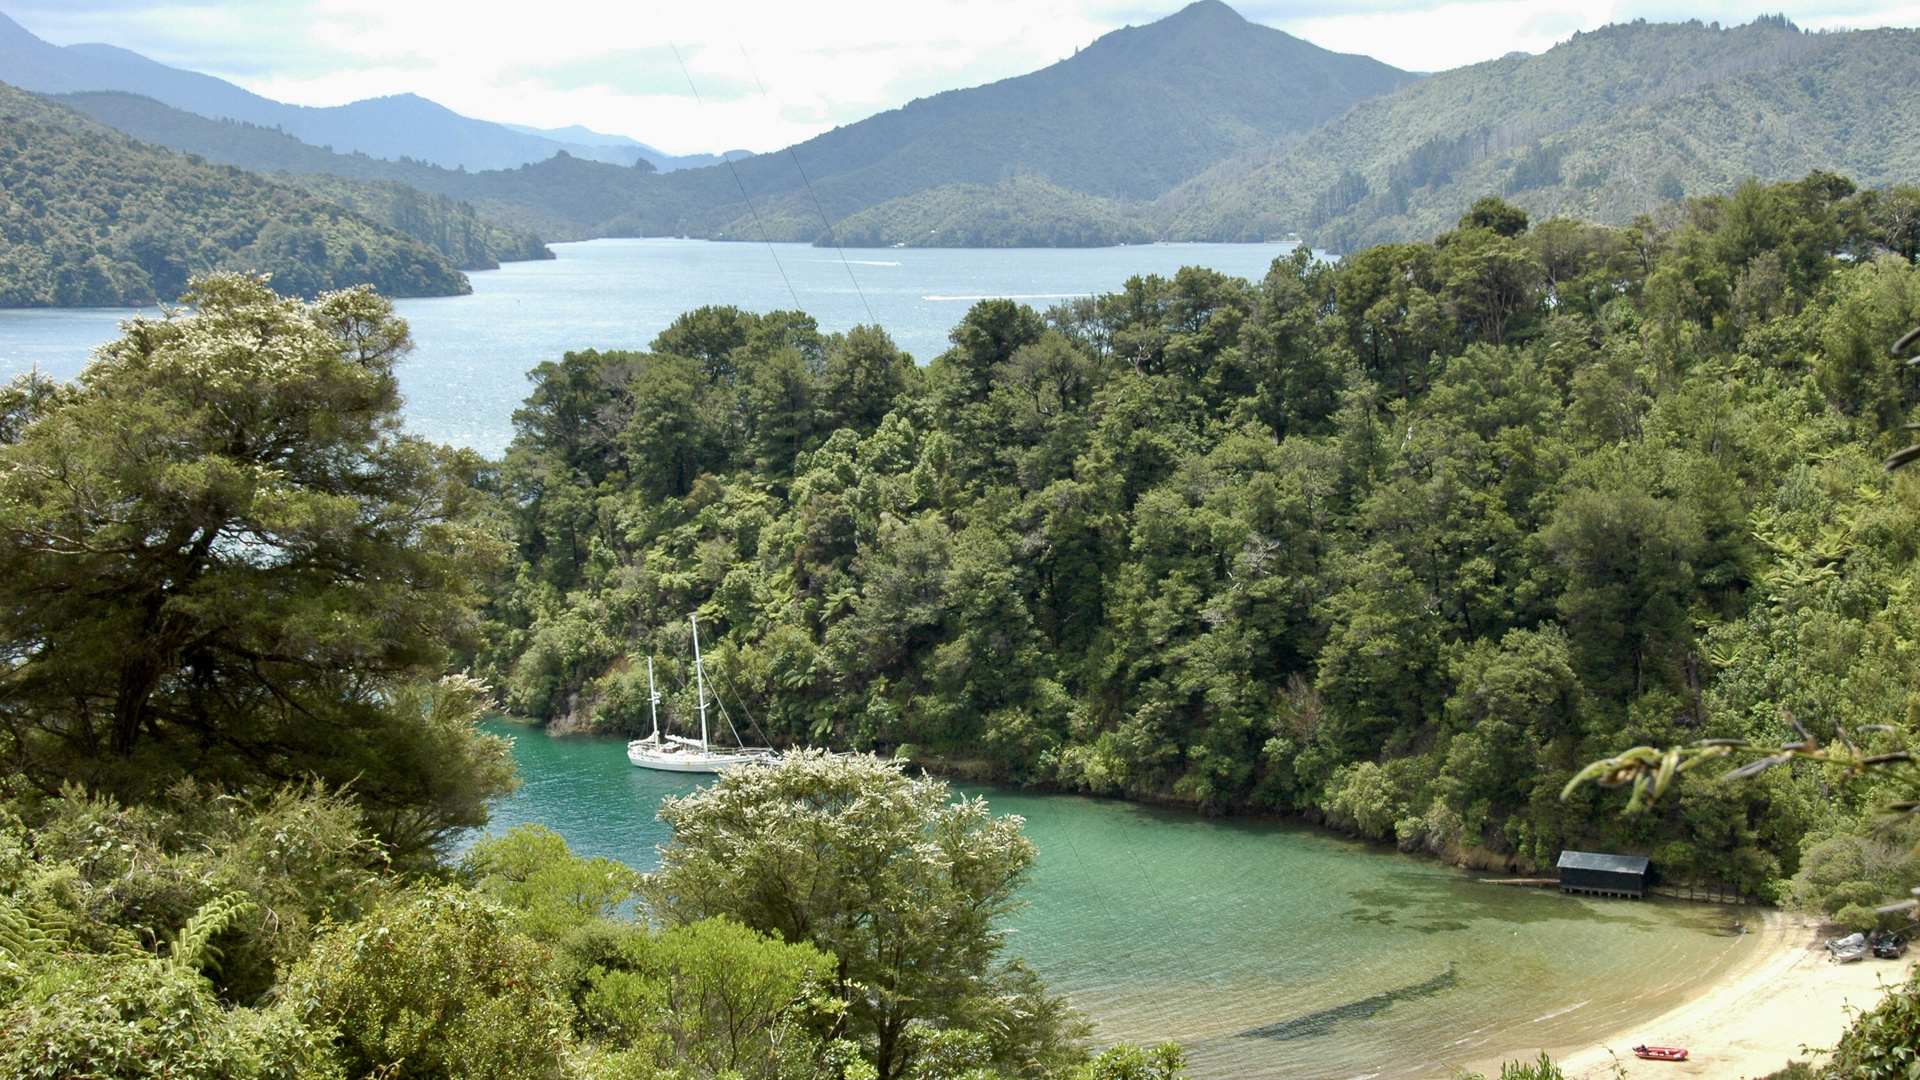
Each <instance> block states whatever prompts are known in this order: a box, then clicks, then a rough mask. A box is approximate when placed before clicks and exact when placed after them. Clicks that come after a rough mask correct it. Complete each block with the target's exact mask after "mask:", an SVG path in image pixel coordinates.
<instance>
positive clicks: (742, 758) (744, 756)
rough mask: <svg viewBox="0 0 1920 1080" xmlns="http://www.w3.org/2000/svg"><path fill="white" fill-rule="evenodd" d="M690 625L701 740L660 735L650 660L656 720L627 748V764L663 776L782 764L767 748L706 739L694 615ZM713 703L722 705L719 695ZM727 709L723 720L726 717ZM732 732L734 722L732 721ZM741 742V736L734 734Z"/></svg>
mask: <svg viewBox="0 0 1920 1080" xmlns="http://www.w3.org/2000/svg"><path fill="white" fill-rule="evenodd" d="M687 622H688V623H690V624H692V626H693V681H694V691H695V695H696V698H697V700H698V701H699V703H700V738H699V739H698V740H695V739H690V738H687V737H686V736H683V735H670V734H669V735H663V734H661V732H660V691H659V690H657V689H655V688H654V685H653V657H651V656H649V657H647V698H648V700H647V708H648V709H649V711H650V712H651V714H652V716H653V733H652V734H651V735H648V736H647V737H646V738H644V739H635V740H633V741H632V742H630V743H628V744H627V760H628V761H631V762H633V763H634V764H635V765H637V766H639V767H640V768H642V769H657V770H659V771H660V772H685V773H717V772H719V771H720V770H722V769H731V768H733V767H734V766H736V765H771V764H773V763H775V762H777V761H779V760H780V752H779V751H777V750H774V749H773V748H771V747H766V746H731V747H726V746H714V745H712V744H711V743H710V742H709V741H708V739H707V671H706V667H705V665H704V664H703V663H702V662H701V659H700V623H699V620H698V619H697V618H695V617H694V616H692V615H688V616H687ZM713 702H714V704H715V705H719V704H720V701H719V697H718V695H715V696H714V699H713ZM725 715H726V712H725V710H724V708H723V709H722V711H721V716H723V717H724V716H725ZM727 727H728V728H729V729H731V728H732V727H733V722H732V721H731V720H729V721H728V722H727ZM734 738H735V739H736V740H738V739H739V732H737V731H736V732H734Z"/></svg>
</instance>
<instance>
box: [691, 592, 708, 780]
mask: <svg viewBox="0 0 1920 1080" xmlns="http://www.w3.org/2000/svg"><path fill="white" fill-rule="evenodd" d="M687 622H689V623H691V624H693V683H694V692H695V694H696V695H697V696H698V697H699V699H700V752H701V753H703V754H704V753H706V751H707V669H706V668H705V667H702V666H701V663H700V620H699V619H698V618H696V617H694V616H693V615H691V614H689V615H688V616H687Z"/></svg>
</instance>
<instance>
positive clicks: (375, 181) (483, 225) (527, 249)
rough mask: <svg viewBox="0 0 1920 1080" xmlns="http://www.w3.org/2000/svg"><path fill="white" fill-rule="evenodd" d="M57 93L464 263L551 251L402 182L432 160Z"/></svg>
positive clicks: (147, 104)
mask: <svg viewBox="0 0 1920 1080" xmlns="http://www.w3.org/2000/svg"><path fill="white" fill-rule="evenodd" d="M55 100H57V101H59V102H61V103H62V104H66V105H71V106H73V107H74V108H76V109H79V110H80V111H81V112H84V113H86V114H87V115H88V116H91V117H93V118H94V119H96V120H98V121H100V122H101V123H103V124H106V125H108V126H109V127H112V128H114V129H116V130H119V131H123V132H125V133H126V134H128V135H132V136H133V137H134V138H136V139H141V140H143V141H145V142H150V143H155V144H157V145H160V146H167V147H172V148H173V149H175V150H181V151H185V152H187V153H193V154H199V155H201V156H202V157H205V158H207V159H208V160H211V161H218V162H221V163H222V164H226V165H238V166H240V167H241V168H243V169H249V170H252V171H254V172H268V173H279V174H282V178H283V179H284V178H291V179H290V182H291V183H293V184H295V185H296V186H298V187H302V188H305V189H306V190H308V191H311V192H313V193H314V194H316V195H319V196H320V197H321V198H323V199H327V200H329V201H332V202H336V203H339V204H340V205H342V206H345V207H347V208H349V209H352V210H357V211H359V212H360V213H362V214H365V215H367V216H368V217H370V218H373V219H374V220H375V221H380V222H384V223H386V224H388V225H391V226H393V227H394V228H396V229H399V230H400V231H401V232H403V233H406V234H407V235H408V236H411V237H413V238H414V239H415V240H419V241H421V242H422V243H424V244H427V245H429V246H431V247H433V248H434V249H435V250H437V251H439V252H440V253H441V254H442V255H445V256H446V257H447V258H448V259H450V260H452V262H453V264H454V265H455V266H458V267H459V268H460V269H462V270H491V269H493V268H494V267H497V266H499V265H500V264H501V263H503V262H519V261H523V260H526V259H550V258H552V257H553V253H552V252H550V251H548V250H547V249H546V245H545V244H544V243H543V242H542V241H541V239H540V237H539V236H538V235H536V234H535V233H533V232H532V231H530V230H527V229H519V228H513V227H511V226H507V225H502V224H499V223H496V222H494V221H492V220H490V219H489V218H487V217H485V216H483V215H481V214H480V213H478V212H476V211H475V210H474V208H473V206H472V204H471V203H467V202H462V201H456V200H454V199H451V198H449V197H448V196H446V195H444V194H433V193H429V192H425V191H422V190H420V189H419V188H417V187H415V186H414V185H412V184H410V183H408V181H409V180H416V179H419V178H420V177H422V176H426V177H429V178H432V177H433V176H434V174H436V173H439V172H444V171H445V170H441V169H436V168H434V167H433V166H430V165H422V164H420V163H418V162H412V161H383V160H381V159H379V158H372V157H368V156H367V155H365V154H336V153H334V152H333V151H331V150H328V149H326V148H325V147H319V146H309V145H307V144H306V143H303V142H301V141H300V140H298V139H296V138H294V137H293V136H291V135H288V134H286V133H285V132H281V131H276V130H275V129H273V128H263V127H260V126H258V125H255V124H246V123H240V122H237V121H232V120H209V119H207V118H206V117H204V116H198V115H195V114H194V113H190V112H187V111H185V110H182V109H176V108H174V107H173V106H171V105H166V104H163V103H161V102H158V101H155V100H154V99H152V98H149V97H141V96H140V95H138V94H126V93H121V92H119V91H117V90H105V91H91V92H87V93H80V94H63V95H61V96H59V97H58V98H56V99H55Z"/></svg>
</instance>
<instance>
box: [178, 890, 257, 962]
mask: <svg viewBox="0 0 1920 1080" xmlns="http://www.w3.org/2000/svg"><path fill="white" fill-rule="evenodd" d="M256 906H258V905H256V904H254V902H253V901H252V900H249V899H247V894H246V893H244V892H230V893H228V894H226V895H225V896H218V897H215V898H214V899H212V900H209V901H207V902H206V903H205V904H202V905H200V910H198V911H196V912H194V913H193V917H192V918H190V919H188V920H187V925H185V926H183V927H181V928H180V932H179V933H178V934H176V935H174V938H173V948H172V949H170V950H168V952H167V958H168V959H169V960H171V961H172V962H173V964H174V966H176V967H182V968H187V969H190V970H193V971H200V970H202V969H205V968H214V969H215V970H218V968H219V964H220V950H219V949H218V948H216V947H215V946H214V944H213V939H214V938H215V937H217V936H219V934H220V932H221V931H222V930H225V929H226V928H227V927H229V926H232V925H233V923H234V920H236V919H239V918H240V917H241V916H243V915H245V914H247V913H248V912H250V911H252V910H253V909H254V908H255V907H256Z"/></svg>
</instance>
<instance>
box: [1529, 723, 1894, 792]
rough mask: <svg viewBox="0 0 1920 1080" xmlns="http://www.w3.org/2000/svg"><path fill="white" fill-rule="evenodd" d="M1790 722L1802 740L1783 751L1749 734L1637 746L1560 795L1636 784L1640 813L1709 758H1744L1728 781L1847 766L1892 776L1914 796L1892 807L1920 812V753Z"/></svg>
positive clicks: (1876, 728) (1869, 728)
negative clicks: (1800, 766)
mask: <svg viewBox="0 0 1920 1080" xmlns="http://www.w3.org/2000/svg"><path fill="white" fill-rule="evenodd" d="M1787 722H1788V723H1790V724H1792V725H1793V730H1794V733H1795V734H1797V735H1799V736H1800V738H1799V740H1798V741H1797V742H1783V743H1781V744H1780V747H1779V749H1777V750H1774V749H1769V748H1767V747H1763V746H1758V745H1755V744H1754V743H1752V742H1749V741H1748V740H1746V739H1702V740H1700V741H1699V742H1695V743H1690V744H1688V745H1685V746H1672V747H1668V748H1667V749H1665V750H1660V749H1656V748H1654V747H1651V746H1636V747H1634V748H1633V749H1631V750H1627V751H1625V752H1623V753H1620V754H1617V755H1615V756H1613V757H1610V758H1605V759H1602V760H1600V761H1596V762H1594V763H1592V764H1591V765H1588V766H1587V767H1586V768H1584V769H1582V770H1580V771H1579V772H1578V773H1576V774H1574V777H1573V779H1571V780H1569V781H1567V786H1566V787H1564V788H1562V789H1561V790H1560V798H1561V800H1562V801H1563V802H1564V801H1565V800H1567V799H1570V798H1572V797H1573V793H1574V792H1575V791H1577V790H1579V788H1580V786H1581V785H1582V784H1586V783H1592V784H1594V785H1595V786H1597V787H1603V788H1619V787H1631V788H1632V789H1633V793H1632V797H1631V798H1629V799H1628V800H1627V809H1626V813H1629V814H1637V813H1640V812H1641V811H1643V810H1645V809H1646V808H1647V807H1649V806H1652V805H1653V804H1654V803H1656V802H1658V801H1659V800H1660V797H1661V796H1663V795H1665V794H1666V792H1667V789H1668V788H1669V787H1671V786H1672V785H1673V782H1674V781H1675V780H1677V779H1678V778H1679V776H1680V774H1681V773H1685V772H1689V771H1691V770H1693V769H1695V768H1697V767H1699V766H1701V765H1703V764H1706V763H1707V762H1709V761H1719V760H1723V759H1731V760H1740V759H1743V758H1744V759H1746V760H1745V761H1744V763H1743V764H1740V765H1738V766H1736V767H1735V768H1732V769H1730V770H1728V771H1727V772H1725V773H1723V774H1721V775H1720V777H1719V779H1720V780H1721V781H1723V782H1724V781H1727V780H1744V779H1747V778H1748V777H1753V776H1758V775H1760V774H1761V773H1763V772H1766V771H1767V770H1768V769H1772V768H1774V767H1776V766H1779V765H1786V764H1789V763H1791V762H1795V761H1817V762H1820V763H1821V764H1823V765H1833V766H1838V767H1839V768H1840V769H1841V773H1840V776H1839V778H1838V779H1839V780H1840V781H1841V782H1843V783H1844V782H1847V781H1851V780H1856V779H1859V778H1862V777H1865V776H1868V775H1876V776H1881V777H1891V778H1893V779H1894V780H1895V781H1896V782H1897V783H1899V784H1900V785H1901V786H1902V787H1903V788H1905V789H1907V793H1908V796H1909V797H1907V798H1904V799H1901V800H1899V801H1896V802H1891V803H1888V804H1887V805H1886V809H1887V810H1888V811H1889V812H1892V813H1899V814H1914V813H1916V812H1920V767H1917V766H1920V756H1916V755H1915V754H1914V753H1913V752H1912V751H1910V750H1894V751H1890V752H1888V753H1884V754H1867V753H1864V752H1862V751H1861V749H1860V747H1859V745H1858V744H1857V743H1856V742H1855V741H1854V740H1853V739H1852V738H1851V737H1850V736H1849V735H1848V734H1847V732H1846V730H1845V729H1836V731H1835V733H1834V740H1833V742H1831V743H1829V744H1828V745H1825V746H1822V745H1821V744H1820V741H1819V740H1818V739H1816V738H1814V736H1812V735H1810V734H1808V733H1807V729H1806V727H1805V726H1804V725H1803V724H1801V723H1800V721H1798V720H1796V719H1794V718H1793V717H1792V716H1791V715H1789V716H1788V717H1787ZM1860 731H1862V732H1891V731H1893V728H1891V727H1889V726H1888V725H1886V724H1868V725H1864V726H1862V727H1861V728H1860Z"/></svg>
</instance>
